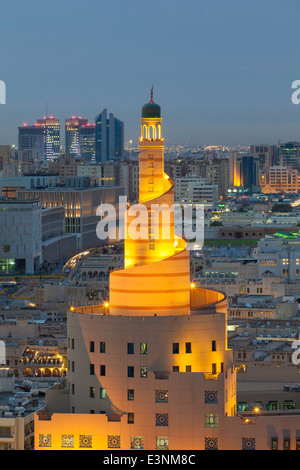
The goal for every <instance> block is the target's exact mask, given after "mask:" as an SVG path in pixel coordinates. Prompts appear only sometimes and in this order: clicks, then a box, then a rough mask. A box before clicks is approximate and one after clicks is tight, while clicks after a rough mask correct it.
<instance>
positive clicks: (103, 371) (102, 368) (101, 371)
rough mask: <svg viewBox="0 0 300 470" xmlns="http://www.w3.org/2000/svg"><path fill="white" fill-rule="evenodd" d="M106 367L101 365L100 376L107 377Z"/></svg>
mask: <svg viewBox="0 0 300 470" xmlns="http://www.w3.org/2000/svg"><path fill="white" fill-rule="evenodd" d="M105 372H106V371H105V366H103V365H101V366H100V375H102V376H104V375H105Z"/></svg>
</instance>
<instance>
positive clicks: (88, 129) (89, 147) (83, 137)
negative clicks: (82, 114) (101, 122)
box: [79, 123, 96, 162]
mask: <svg viewBox="0 0 300 470" xmlns="http://www.w3.org/2000/svg"><path fill="white" fill-rule="evenodd" d="M95 127H96V124H94V125H91V124H90V123H86V125H85V126H81V127H80V128H79V148H80V155H81V157H83V158H84V160H85V161H87V162H91V161H95Z"/></svg>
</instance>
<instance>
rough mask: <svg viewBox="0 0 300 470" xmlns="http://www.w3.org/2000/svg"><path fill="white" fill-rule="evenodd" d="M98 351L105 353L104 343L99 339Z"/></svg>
mask: <svg viewBox="0 0 300 470" xmlns="http://www.w3.org/2000/svg"><path fill="white" fill-rule="evenodd" d="M100 353H105V343H103V342H102V341H101V343H100Z"/></svg>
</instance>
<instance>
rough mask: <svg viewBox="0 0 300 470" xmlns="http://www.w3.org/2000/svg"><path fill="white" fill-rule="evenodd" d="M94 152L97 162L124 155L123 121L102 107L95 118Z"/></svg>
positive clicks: (116, 158) (115, 159) (115, 158)
mask: <svg viewBox="0 0 300 470" xmlns="http://www.w3.org/2000/svg"><path fill="white" fill-rule="evenodd" d="M95 124H96V128H95V154H96V161H97V162H105V161H109V160H113V161H117V160H119V159H121V158H123V156H124V123H123V122H122V121H120V120H119V119H117V118H115V117H114V115H113V114H112V113H109V116H108V117H107V109H104V110H103V111H102V113H101V114H99V115H98V116H97V117H96V119H95Z"/></svg>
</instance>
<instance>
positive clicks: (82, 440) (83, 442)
mask: <svg viewBox="0 0 300 470" xmlns="http://www.w3.org/2000/svg"><path fill="white" fill-rule="evenodd" d="M79 447H80V448H91V447H92V436H90V435H87V434H81V435H80V436H79Z"/></svg>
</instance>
